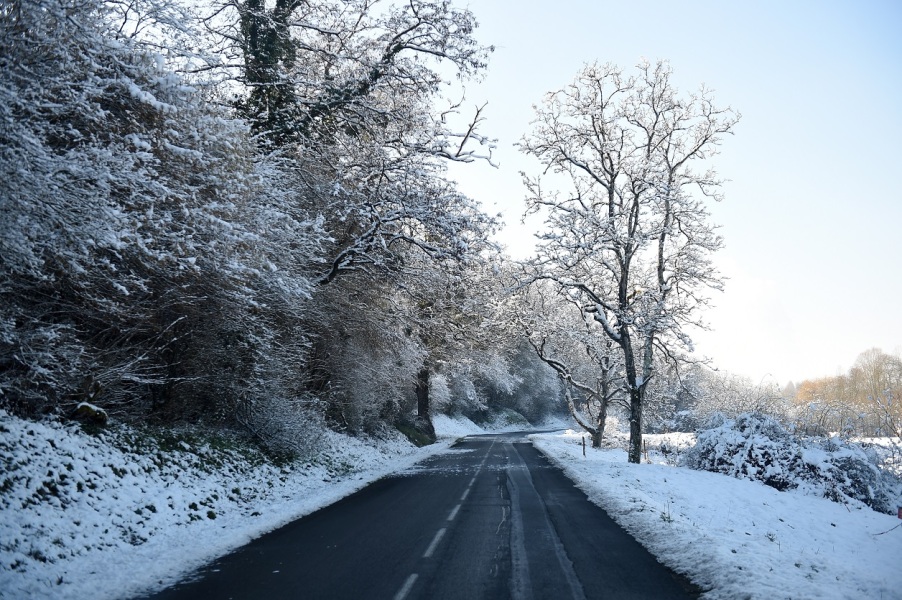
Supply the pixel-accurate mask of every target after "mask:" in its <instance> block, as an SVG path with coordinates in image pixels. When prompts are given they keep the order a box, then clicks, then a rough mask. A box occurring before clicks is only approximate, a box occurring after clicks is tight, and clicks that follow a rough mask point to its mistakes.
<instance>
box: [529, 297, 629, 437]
mask: <svg viewBox="0 0 902 600" xmlns="http://www.w3.org/2000/svg"><path fill="white" fill-rule="evenodd" d="M547 283H548V282H535V283H534V284H533V285H532V286H530V288H528V289H526V290H523V293H522V294H521V298H522V301H523V302H524V303H526V307H525V308H524V309H523V310H521V311H519V312H521V313H525V314H527V315H529V317H528V318H521V319H520V325H521V327H522V330H523V332H524V333H525V334H526V337H527V340H528V341H529V344H530V346H531V347H532V348H533V350H534V351H535V353H536V355H537V356H538V357H539V359H541V360H542V362H544V363H545V364H546V365H548V366H550V367H551V368H552V369H554V371H555V373H557V375H558V377H559V378H560V380H561V382H562V383H563V384H564V397H565V399H566V401H567V409H568V410H569V412H570V415H571V416H572V417H573V419H574V420H575V421H576V422H577V424H578V425H579V426H580V427H582V428H583V430H585V431H586V432H587V433H588V434H589V435H591V436H592V447H593V448H599V447H601V441H602V438H603V437H604V431H605V425H606V422H607V416H608V408H609V407H610V405H611V403H612V402H614V401H616V400H618V399H620V400H622V398H623V391H624V387H623V382H622V368H621V367H622V363H621V361H620V360H619V359H618V356H617V354H616V353H615V351H614V349H613V347H612V346H613V344H612V342H611V341H610V340H609V339H607V337H606V336H603V335H602V336H599V335H598V332H597V331H596V330H595V328H594V327H592V323H591V317H589V316H588V314H587V313H585V312H583V311H582V310H581V309H580V306H579V305H578V303H576V302H575V300H576V299H575V298H573V297H569V298H568V297H567V296H566V295H562V294H556V293H555V291H556V290H555V289H550V288H551V286H549V285H547ZM574 304H576V308H577V310H576V311H574V310H573V308H574ZM587 317H588V318H587ZM574 392H575V394H576V396H578V397H581V398H582V400H583V401H582V402H579V401H578V400H577V398H576V397H574ZM626 408H628V406H627V407H626Z"/></svg>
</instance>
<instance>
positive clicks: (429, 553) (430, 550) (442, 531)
mask: <svg viewBox="0 0 902 600" xmlns="http://www.w3.org/2000/svg"><path fill="white" fill-rule="evenodd" d="M444 535H445V528H444V527H442V528H441V529H439V530H438V533H436V534H435V537H434V538H432V543H431V544H429V547H428V548H426V552H424V553H423V558H429V557H430V556H432V553H433V552H435V549H436V547H437V546H438V543H439V542H440V541H442V538H443V537H444Z"/></svg>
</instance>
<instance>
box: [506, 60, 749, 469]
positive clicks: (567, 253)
mask: <svg viewBox="0 0 902 600" xmlns="http://www.w3.org/2000/svg"><path fill="white" fill-rule="evenodd" d="M737 118H738V117H737V116H736V115H735V114H734V113H733V112H732V111H731V110H729V109H721V108H718V107H717V106H715V104H714V102H713V100H712V97H711V93H710V92H709V91H708V90H707V89H705V88H702V89H701V90H700V91H699V92H698V93H696V94H691V95H681V94H679V93H678V92H677V90H676V89H675V88H674V87H673V85H672V83H671V69H670V67H669V65H668V64H667V63H665V62H658V63H657V64H654V65H652V64H649V63H643V64H640V65H639V67H638V74H637V75H636V76H635V77H629V76H626V75H624V74H623V73H622V72H621V71H620V70H619V69H618V68H616V67H614V66H612V65H603V66H602V65H597V64H592V65H588V66H586V67H585V68H584V69H583V70H582V71H581V72H580V73H579V74H578V75H577V77H576V79H575V81H574V82H573V83H572V84H571V85H569V86H567V87H566V88H564V89H563V90H560V91H558V92H555V93H551V94H549V95H548V96H547V97H546V98H545V100H544V102H543V103H542V105H541V106H539V107H538V108H537V111H536V118H535V120H534V122H533V128H532V131H531V132H530V133H529V134H528V135H527V136H525V137H524V138H523V140H522V141H521V143H520V148H521V150H522V151H523V152H525V153H526V154H528V155H530V156H533V157H535V158H536V159H538V160H539V162H540V163H541V164H542V165H543V166H544V170H545V172H550V173H552V174H553V176H554V177H553V178H552V184H553V185H555V186H559V187H561V188H562V189H561V191H551V190H549V189H548V188H546V186H545V185H544V183H545V182H544V181H543V180H542V179H541V178H540V177H530V176H526V175H524V182H525V184H526V186H527V189H528V197H527V204H528V206H529V210H532V211H540V210H541V211H544V213H545V214H546V215H547V217H546V223H547V226H548V227H547V230H546V231H545V233H543V234H542V235H541V236H540V237H541V243H540V245H539V247H538V250H537V257H536V259H535V260H534V262H533V269H534V274H533V278H534V279H545V280H551V281H554V282H556V283H557V284H558V285H559V286H561V287H562V288H564V289H566V290H567V293H568V294H575V295H576V297H577V298H578V299H579V302H580V303H581V304H582V306H583V310H584V311H585V312H586V313H587V314H590V315H591V316H592V318H593V319H594V322H595V324H596V325H597V327H599V328H600V330H601V331H602V332H603V334H604V335H606V336H607V337H608V339H610V340H611V341H612V342H613V343H614V344H615V345H616V346H617V347H618V348H619V349H620V351H621V353H622V360H623V369H624V381H625V387H626V391H627V393H628V395H629V402H630V447H629V460H630V461H631V462H639V459H640V455H641V436H642V411H643V407H644V404H645V395H646V388H647V385H648V382H649V381H650V379H651V378H652V377H653V376H654V357H655V354H656V353H663V355H665V356H668V357H676V356H677V355H678V354H679V352H680V351H681V350H683V349H687V348H691V342H690V339H689V337H688V336H687V334H686V332H685V327H686V325H688V324H692V323H696V322H697V318H698V312H699V309H701V308H703V307H704V306H705V304H706V296H705V293H704V292H705V290H706V289H708V288H718V287H719V286H720V280H719V279H718V276H717V273H716V271H715V269H714V268H713V267H712V265H711V262H710V255H711V253H712V252H714V251H715V250H717V249H718V248H719V247H720V246H721V240H720V238H719V236H718V235H717V234H716V233H715V230H714V227H713V225H712V224H711V223H710V222H709V216H708V212H707V210H706V208H705V201H707V200H717V199H719V198H720V192H719V187H720V181H719V180H718V179H717V177H716V175H715V173H714V172H713V171H699V170H698V167H699V165H700V164H701V163H702V162H704V161H705V160H706V159H708V158H709V157H710V156H711V155H712V154H714V153H715V152H716V150H717V146H718V144H719V143H720V141H721V139H722V137H723V136H724V135H725V134H728V133H730V132H731V131H732V129H733V126H734V125H735V123H736V121H737Z"/></svg>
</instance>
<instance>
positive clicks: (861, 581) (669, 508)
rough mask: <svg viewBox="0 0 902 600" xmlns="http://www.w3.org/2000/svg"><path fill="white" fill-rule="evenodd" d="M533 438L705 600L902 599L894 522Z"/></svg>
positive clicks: (900, 543)
mask: <svg viewBox="0 0 902 600" xmlns="http://www.w3.org/2000/svg"><path fill="white" fill-rule="evenodd" d="M530 437H531V439H532V440H533V442H534V444H535V445H536V447H538V448H539V449H540V450H541V451H542V452H544V453H545V454H546V455H548V456H549V458H550V459H551V460H553V461H555V462H556V463H558V464H559V465H561V467H562V468H563V469H564V470H565V472H566V473H567V475H568V476H569V477H570V478H571V479H573V480H574V481H575V482H576V484H577V485H578V486H579V487H580V488H581V489H582V490H583V491H585V492H586V494H587V495H588V496H589V498H590V499H591V500H592V501H593V502H595V503H596V504H598V505H599V506H601V507H602V508H604V509H605V510H606V511H607V512H608V513H609V514H610V515H611V516H612V517H613V518H614V519H615V520H616V521H617V522H618V523H620V525H622V526H623V527H624V528H625V529H627V530H628V531H629V532H630V533H631V534H632V535H634V536H635V537H636V538H637V539H638V540H639V541H640V542H641V543H642V544H643V545H644V546H645V547H646V548H648V549H649V550H650V551H651V552H652V553H653V554H654V555H655V556H657V557H658V559H659V560H660V561H661V562H663V563H664V564H666V565H668V566H669V567H671V568H673V569H674V570H676V571H678V572H680V573H683V574H685V575H687V576H688V577H689V578H690V579H691V580H692V581H693V582H695V583H696V584H697V585H699V586H700V587H702V588H703V589H704V590H707V592H706V593H705V594H704V595H703V598H706V599H720V598H723V599H734V598H748V599H759V598H760V599H768V600H770V599H772V598H794V599H797V598H818V599H840V598H842V599H852V598H856V599H857V598H900V597H902V567H900V566H899V564H898V563H899V557H900V556H902V527H898V528H895V529H893V528H894V527H896V526H897V525H899V524H900V521H899V520H898V519H897V518H895V517H893V516H889V515H884V514H880V513H878V512H875V511H873V510H871V509H869V508H863V507H861V506H860V505H858V506H857V507H850V506H844V505H842V504H837V503H835V502H831V501H829V500H826V499H823V498H816V497H812V496H806V495H803V494H800V493H794V492H779V491H777V490H775V489H773V488H771V487H768V486H766V485H764V484H762V483H760V482H755V481H743V480H740V479H734V478H732V477H728V476H724V475H720V474H717V473H709V472H704V471H693V470H690V469H687V468H682V467H675V466H671V465H666V464H642V465H634V464H629V463H627V462H626V452H625V451H623V450H621V449H602V450H592V449H591V448H588V450H587V456H586V457H585V458H584V457H583V455H582V445H581V438H582V435H581V434H578V433H574V432H572V431H569V432H567V433H566V434H539V435H532V436H530ZM650 457H651V459H652V460H654V461H662V462H663V461H664V458H663V457H662V456H661V455H659V454H657V453H650Z"/></svg>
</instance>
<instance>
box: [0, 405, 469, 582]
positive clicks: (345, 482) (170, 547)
mask: <svg viewBox="0 0 902 600" xmlns="http://www.w3.org/2000/svg"><path fill="white" fill-rule="evenodd" d="M323 436H324V437H323V439H321V440H320V445H321V447H322V451H321V452H320V453H319V454H318V455H317V456H316V457H315V458H313V459H310V460H307V461H294V462H285V463H281V464H275V463H273V462H272V461H271V460H268V459H266V458H265V457H264V456H263V455H262V454H260V453H259V452H258V451H256V450H255V449H253V448H252V447H248V446H247V445H246V444H240V443H238V442H236V441H235V440H232V439H229V438H227V437H220V438H217V437H215V436H212V437H211V436H198V435H196V434H192V433H191V432H190V431H188V430H186V431H185V432H182V433H177V432H172V431H157V432H151V431H149V430H136V429H131V428H126V427H111V428H109V429H106V430H104V431H103V432H101V433H99V434H97V435H89V434H87V433H85V432H84V431H82V429H81V428H80V427H79V426H77V425H74V424H71V423H68V424H61V423H54V422H34V421H26V420H22V419H18V418H16V417H13V416H11V415H9V414H8V413H6V412H4V411H0V597H4V598H94V599H103V598H123V597H130V596H135V595H139V594H142V593H146V592H149V591H152V590H154V589H159V588H162V587H165V586H167V585H170V584H172V583H174V582H176V581H178V580H179V579H180V578H182V577H184V576H185V575H186V574H188V573H190V572H191V571H193V570H195V569H197V568H199V567H201V566H203V565H204V564H206V563H208V562H209V561H211V560H213V559H214V558H216V557H218V556H221V555H223V554H225V553H227V552H229V551H231V550H234V549H236V548H238V547H240V546H242V545H244V544H246V543H247V542H249V541H251V540H252V539H254V538H256V537H259V536H260V535H262V534H264V533H266V532H268V531H271V530H273V529H276V528H278V527H280V526H282V525H284V524H286V523H289V522H291V521H293V520H295V519H297V518H300V517H302V516H304V515H306V514H309V513H311V512H313V511H315V510H318V509H320V508H322V507H324V506H327V505H329V504H332V503H334V502H336V501H338V500H340V499H341V498H343V497H345V496H348V495H350V494H352V493H354V492H355V491H357V490H359V489H361V488H363V487H365V486H366V485H368V484H369V483H371V482H373V481H375V480H377V479H379V478H381V477H384V476H386V475H388V474H390V473H392V472H395V471H399V470H403V469H406V468H408V467H410V466H411V465H413V464H414V463H416V462H418V461H420V460H422V459H424V458H426V457H427V456H430V455H433V454H437V453H440V452H443V451H445V450H447V449H448V447H449V446H450V445H451V443H452V441H450V440H444V441H441V442H439V443H437V444H433V445H431V446H427V447H425V448H416V447H414V446H413V445H412V444H410V443H409V442H408V441H407V440H406V439H404V438H403V436H401V435H400V434H398V435H397V436H394V437H391V438H389V439H358V438H352V437H348V436H343V435H339V434H337V433H333V432H325V433H324V434H323Z"/></svg>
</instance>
